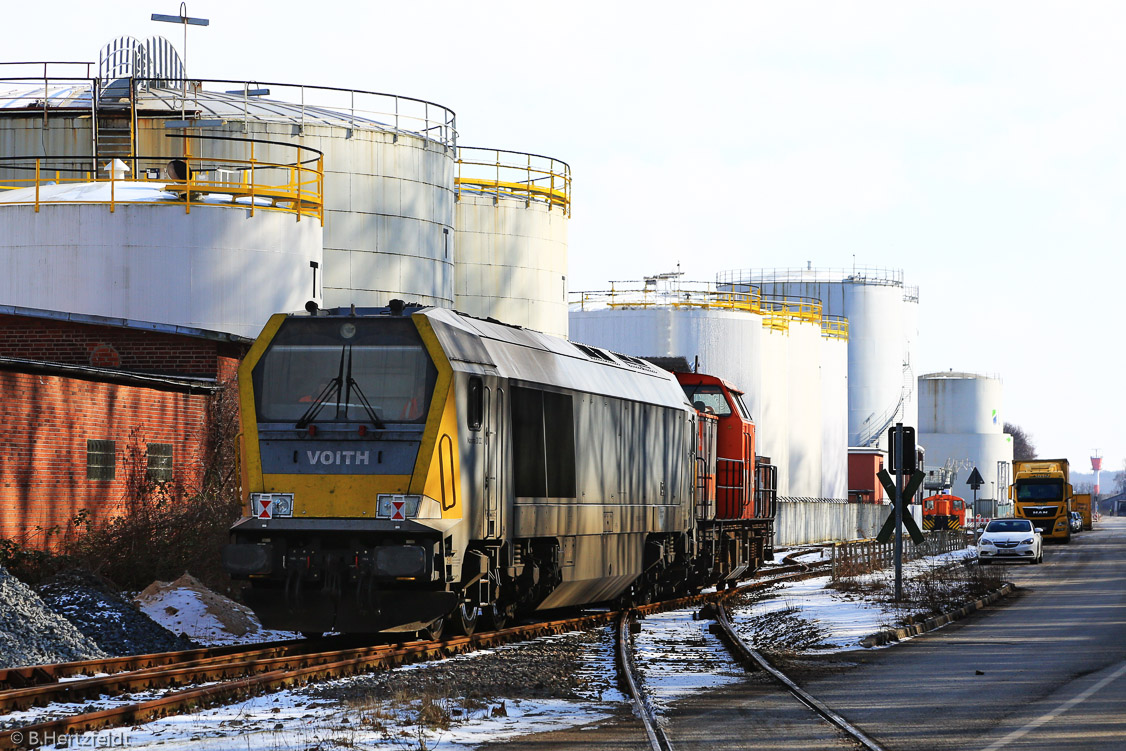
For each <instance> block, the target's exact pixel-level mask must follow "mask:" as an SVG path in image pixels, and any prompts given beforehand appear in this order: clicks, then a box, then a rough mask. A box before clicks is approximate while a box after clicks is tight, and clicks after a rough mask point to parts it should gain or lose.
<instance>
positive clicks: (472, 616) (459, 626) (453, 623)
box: [449, 602, 481, 636]
mask: <svg viewBox="0 0 1126 751" xmlns="http://www.w3.org/2000/svg"><path fill="white" fill-rule="evenodd" d="M480 615H481V609H480V608H479V607H477V606H476V605H470V604H469V603H465V602H463V603H461V605H459V606H458V607H456V608H454V612H452V613H450V616H449V618H450V629H451V630H452V631H453V632H454V633H455V634H460V635H461V636H472V635H473V632H474V631H476V630H477V621H479V620H480Z"/></svg>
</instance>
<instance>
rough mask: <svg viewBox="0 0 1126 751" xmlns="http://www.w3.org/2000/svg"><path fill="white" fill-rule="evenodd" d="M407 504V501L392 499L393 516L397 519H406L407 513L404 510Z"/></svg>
mask: <svg viewBox="0 0 1126 751" xmlns="http://www.w3.org/2000/svg"><path fill="white" fill-rule="evenodd" d="M406 505H407V502H406V501H391V518H392V519H395V520H402V519H406V518H407V515H406V514H405V513H404V512H403V509H404V508H405V507H406Z"/></svg>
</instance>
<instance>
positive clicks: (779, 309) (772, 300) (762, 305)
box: [574, 287, 848, 339]
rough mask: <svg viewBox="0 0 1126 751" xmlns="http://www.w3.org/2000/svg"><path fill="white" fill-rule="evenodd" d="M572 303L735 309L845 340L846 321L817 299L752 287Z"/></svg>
mask: <svg viewBox="0 0 1126 751" xmlns="http://www.w3.org/2000/svg"><path fill="white" fill-rule="evenodd" d="M578 294H579V295H580V296H579V299H578V301H577V302H575V303H574V304H576V305H578V306H579V307H580V308H581V309H583V310H585V309H586V308H587V307H588V306H605V307H607V308H612V309H628V308H643V309H644V308H658V307H660V308H674V309H682V308H683V309H688V308H695V309H708V310H734V311H742V312H747V313H754V314H756V315H759V316H762V325H763V327H765V328H768V329H771V330H772V331H782V332H788V331H789V329H790V323H791V322H792V321H803V322H806V323H816V324H818V325H819V326H820V327H821V335H822V336H825V337H832V338H839V339H848V319H846V318H842V317H839V316H824V315H823V306H822V304H821V301H820V300H815V299H812V298H795V297H775V296H772V295H763V294H762V293H761V291H760V290H759V289H758V288H756V287H752V288H751V289H750V291H749V292H730V291H719V290H714V289H704V290H701V289H688V288H677V289H675V290H668V289H655V288H645V289H624V290H619V289H613V288H612V289H610V290H609V291H602V292H582V293H578Z"/></svg>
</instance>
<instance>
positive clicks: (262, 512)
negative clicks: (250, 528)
mask: <svg viewBox="0 0 1126 751" xmlns="http://www.w3.org/2000/svg"><path fill="white" fill-rule="evenodd" d="M273 502H274V501H273V499H272V498H259V499H258V505H259V507H260V508H259V509H258V518H259V519H269V518H271V514H270V511H271V509H270V505H271V504H272V503H273Z"/></svg>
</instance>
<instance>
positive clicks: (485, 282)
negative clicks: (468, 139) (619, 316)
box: [453, 147, 571, 337]
mask: <svg viewBox="0 0 1126 751" xmlns="http://www.w3.org/2000/svg"><path fill="white" fill-rule="evenodd" d="M457 170H458V172H457V177H456V180H455V182H456V185H457V196H456V197H457V211H456V217H455V221H454V224H455V226H456V230H455V232H454V243H453V244H454V258H455V259H456V264H455V270H454V307H455V308H456V309H458V310H460V311H461V312H463V313H468V314H469V315H474V316H479V317H482V318H486V317H492V318H496V319H498V320H501V321H504V322H505V323H510V324H515V325H518V326H524V327H526V328H531V329H535V330H537V331H542V332H544V333H547V334H554V335H555V336H562V337H566V336H567V221H568V217H569V216H570V211H571V174H570V167H569V166H568V165H567V164H566V163H565V162H562V161H560V160H558V159H552V158H550V157H542V156H538V155H535V154H524V153H519V152H513V151H504V150H500V149H478V148H466V147H460V148H459V149H458V160H457Z"/></svg>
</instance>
